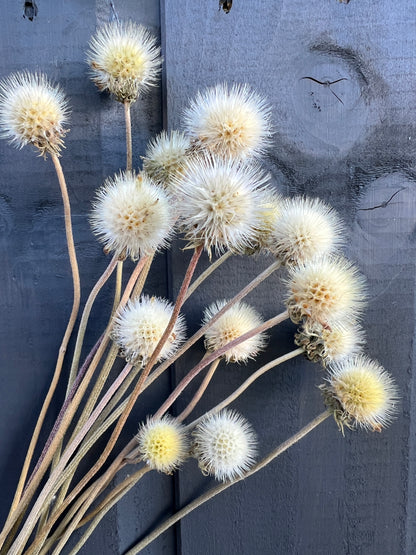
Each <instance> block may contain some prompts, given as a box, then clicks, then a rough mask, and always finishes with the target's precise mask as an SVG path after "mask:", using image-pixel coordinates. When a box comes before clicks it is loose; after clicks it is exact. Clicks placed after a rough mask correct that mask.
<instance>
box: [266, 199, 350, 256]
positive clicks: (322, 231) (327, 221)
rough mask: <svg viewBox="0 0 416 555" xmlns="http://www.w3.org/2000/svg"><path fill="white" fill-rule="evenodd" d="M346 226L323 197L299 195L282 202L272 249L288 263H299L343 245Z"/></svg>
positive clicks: (273, 230) (275, 226)
mask: <svg viewBox="0 0 416 555" xmlns="http://www.w3.org/2000/svg"><path fill="white" fill-rule="evenodd" d="M341 234H342V225H341V220H340V219H339V217H338V215H337V213H336V212H335V210H334V209H333V208H331V207H330V206H328V205H327V204H325V203H324V202H322V201H321V200H319V199H309V198H302V197H296V198H293V199H286V200H284V201H282V203H281V205H280V217H279V218H276V220H275V224H274V226H273V228H272V230H271V232H270V236H269V250H270V251H271V252H272V253H273V254H274V255H275V256H277V258H279V259H281V260H282V262H283V263H284V264H299V263H302V262H307V261H308V260H312V259H313V258H316V257H318V256H322V255H326V254H329V253H331V252H333V251H334V250H335V249H337V248H338V247H340V246H341V244H342V239H341Z"/></svg>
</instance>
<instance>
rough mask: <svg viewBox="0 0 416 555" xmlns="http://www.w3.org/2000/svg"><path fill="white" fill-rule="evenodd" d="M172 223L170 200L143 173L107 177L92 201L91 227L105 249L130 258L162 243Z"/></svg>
mask: <svg viewBox="0 0 416 555" xmlns="http://www.w3.org/2000/svg"><path fill="white" fill-rule="evenodd" d="M173 224H174V214H173V210H172V201H171V200H170V198H169V196H168V194H167V193H166V191H165V190H164V189H162V188H161V187H158V186H157V185H155V184H154V183H153V182H152V181H151V180H150V178H149V177H147V176H146V175H145V174H141V175H139V176H136V175H135V174H134V173H132V172H122V173H120V174H118V175H116V176H115V177H113V178H109V179H107V180H106V181H105V183H104V185H103V187H102V188H101V189H99V190H98V192H97V196H96V199H95V202H94V203H93V210H92V214H91V226H92V230H93V232H94V233H95V234H96V235H97V236H98V239H99V240H100V241H101V242H102V243H103V244H104V247H105V249H106V250H107V251H115V252H116V253H119V254H120V255H122V254H123V253H125V254H126V255H127V256H131V257H132V258H133V259H135V258H138V257H139V256H143V255H147V254H150V253H152V252H153V251H155V250H156V249H160V248H163V247H165V246H166V245H167V242H168V239H169V237H170V235H171V233H172V227H173Z"/></svg>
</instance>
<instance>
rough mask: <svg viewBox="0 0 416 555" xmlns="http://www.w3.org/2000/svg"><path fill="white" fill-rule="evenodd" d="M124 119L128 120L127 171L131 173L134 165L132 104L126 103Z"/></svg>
mask: <svg viewBox="0 0 416 555" xmlns="http://www.w3.org/2000/svg"><path fill="white" fill-rule="evenodd" d="M124 118H125V120H126V153H127V162H126V170H127V171H131V169H132V167H133V164H132V141H131V116H130V102H127V101H125V102H124Z"/></svg>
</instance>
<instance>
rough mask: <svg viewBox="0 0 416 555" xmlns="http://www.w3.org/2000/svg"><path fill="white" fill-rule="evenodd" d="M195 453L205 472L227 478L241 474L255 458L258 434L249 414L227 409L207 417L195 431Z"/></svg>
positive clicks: (224, 480) (219, 478) (232, 478)
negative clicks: (246, 417)
mask: <svg viewBox="0 0 416 555" xmlns="http://www.w3.org/2000/svg"><path fill="white" fill-rule="evenodd" d="M192 435H193V436H194V441H193V450H192V452H193V454H194V456H195V458H196V459H198V463H199V468H200V469H201V471H202V472H203V473H204V474H209V475H212V476H215V478H216V479H217V480H220V481H223V482H226V481H227V480H234V479H235V478H238V477H241V476H242V475H243V474H244V472H246V471H247V470H249V468H250V467H251V466H252V464H253V463H254V460H255V455H256V444H257V441H256V436H255V433H254V431H253V429H252V427H251V425H250V424H249V423H248V422H247V420H246V419H245V418H243V417H242V416H241V415H240V414H239V413H237V412H235V411H232V410H224V411H221V412H220V413H218V414H211V415H208V416H207V417H206V418H204V419H203V420H202V421H201V422H200V423H199V424H198V425H197V426H196V428H195V430H194V432H193V434H192Z"/></svg>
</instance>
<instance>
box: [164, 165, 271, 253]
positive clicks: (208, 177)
mask: <svg viewBox="0 0 416 555" xmlns="http://www.w3.org/2000/svg"><path fill="white" fill-rule="evenodd" d="M268 179H269V176H268V175H265V174H264V173H263V172H262V171H261V170H260V168H259V167H257V166H255V165H244V164H241V163H237V162H235V161H233V160H220V159H215V158H212V157H209V156H203V157H202V156H200V157H195V158H191V159H190V160H189V161H188V164H187V167H186V171H185V173H184V175H183V176H182V177H181V178H180V179H175V180H174V183H173V186H174V190H175V193H176V196H177V199H178V209H179V213H180V217H181V223H182V227H183V230H184V232H185V239H187V240H188V241H189V244H190V245H191V246H193V247H196V246H199V245H203V246H204V247H205V249H206V250H207V252H208V253H209V254H210V253H211V249H212V248H214V249H215V250H216V251H217V252H218V253H221V252H224V251H226V250H231V251H233V252H236V253H244V252H245V250H246V249H250V248H251V247H252V246H253V245H255V244H256V237H257V236H256V232H257V229H258V228H259V225H260V217H261V216H260V206H261V200H262V198H263V197H262V193H263V191H264V187H265V185H266V184H267V182H268Z"/></svg>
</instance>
